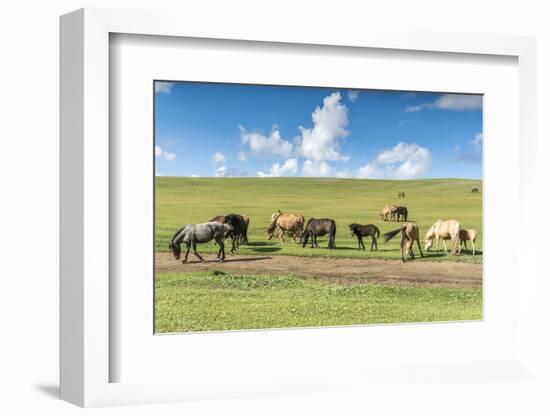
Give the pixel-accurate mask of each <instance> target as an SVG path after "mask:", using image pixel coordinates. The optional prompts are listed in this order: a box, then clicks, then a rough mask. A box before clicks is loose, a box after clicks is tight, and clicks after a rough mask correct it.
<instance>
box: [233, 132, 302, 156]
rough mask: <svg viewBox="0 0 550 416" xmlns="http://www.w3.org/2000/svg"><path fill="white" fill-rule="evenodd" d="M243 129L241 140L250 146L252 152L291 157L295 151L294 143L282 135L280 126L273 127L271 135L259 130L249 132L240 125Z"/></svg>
mask: <svg viewBox="0 0 550 416" xmlns="http://www.w3.org/2000/svg"><path fill="white" fill-rule="evenodd" d="M239 130H240V131H241V142H242V143H243V144H247V145H248V146H249V147H250V150H251V152H252V153H255V154H264V155H276V156H282V157H289V156H290V155H291V154H292V151H293V144H292V143H290V142H289V141H288V140H284V139H283V138H282V137H281V132H280V131H279V128H278V127H277V126H276V125H275V126H273V127H272V129H271V132H270V133H269V136H265V135H263V134H262V133H259V132H249V131H247V130H246V129H245V128H244V127H243V126H239Z"/></svg>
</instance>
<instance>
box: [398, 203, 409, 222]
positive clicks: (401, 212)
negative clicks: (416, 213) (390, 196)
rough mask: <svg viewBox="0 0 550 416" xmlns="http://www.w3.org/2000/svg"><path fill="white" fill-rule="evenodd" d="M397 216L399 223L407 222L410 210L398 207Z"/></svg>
mask: <svg viewBox="0 0 550 416" xmlns="http://www.w3.org/2000/svg"><path fill="white" fill-rule="evenodd" d="M395 215H396V216H397V221H405V222H406V221H407V218H408V217H409V210H408V209H407V207H397V209H396V210H395Z"/></svg>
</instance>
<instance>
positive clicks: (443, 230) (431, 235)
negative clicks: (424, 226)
mask: <svg viewBox="0 0 550 416" xmlns="http://www.w3.org/2000/svg"><path fill="white" fill-rule="evenodd" d="M459 233H460V222H459V221H457V220H446V221H443V220H437V222H436V223H435V224H434V225H432V226H431V227H430V229H429V230H428V232H427V233H426V237H425V238H424V242H425V243H426V245H425V247H424V248H425V249H426V250H428V251H429V250H430V248H432V246H433V240H434V239H435V242H436V250H439V240H440V239H441V240H443V247H444V248H445V254H447V243H445V240H451V256H454V255H456V251H457V249H460V247H459V244H460V242H459V241H460V240H459Z"/></svg>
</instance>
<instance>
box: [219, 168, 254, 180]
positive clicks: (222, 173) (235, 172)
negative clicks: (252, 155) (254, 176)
mask: <svg viewBox="0 0 550 416" xmlns="http://www.w3.org/2000/svg"><path fill="white" fill-rule="evenodd" d="M214 176H215V177H218V178H229V177H245V176H248V173H247V172H245V171H242V170H239V169H236V168H230V167H227V166H220V167H219V168H217V169H216V172H215V173H214Z"/></svg>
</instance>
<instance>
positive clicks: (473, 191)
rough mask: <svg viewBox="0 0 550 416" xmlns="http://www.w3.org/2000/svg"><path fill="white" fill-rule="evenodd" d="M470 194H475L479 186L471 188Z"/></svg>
mask: <svg viewBox="0 0 550 416" xmlns="http://www.w3.org/2000/svg"><path fill="white" fill-rule="evenodd" d="M470 193H471V194H477V193H479V188H472V190H471V191H470Z"/></svg>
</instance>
